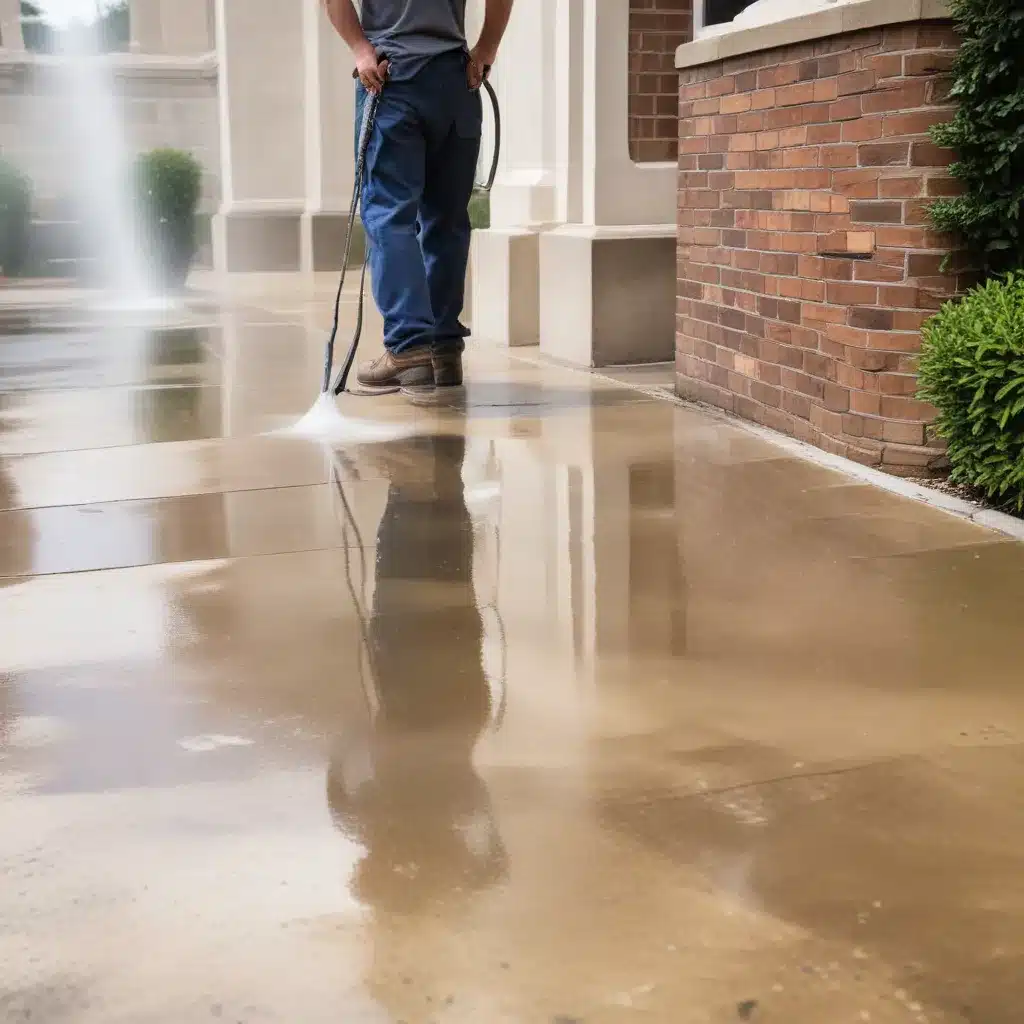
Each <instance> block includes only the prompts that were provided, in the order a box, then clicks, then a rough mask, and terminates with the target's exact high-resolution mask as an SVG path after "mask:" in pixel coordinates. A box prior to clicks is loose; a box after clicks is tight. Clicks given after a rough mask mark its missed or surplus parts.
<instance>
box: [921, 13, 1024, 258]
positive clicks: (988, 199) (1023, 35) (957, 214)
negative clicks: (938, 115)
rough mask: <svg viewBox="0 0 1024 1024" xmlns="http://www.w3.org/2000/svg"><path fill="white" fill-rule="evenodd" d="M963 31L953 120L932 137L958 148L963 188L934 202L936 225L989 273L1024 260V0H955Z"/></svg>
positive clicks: (954, 169)
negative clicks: (948, 233)
mask: <svg viewBox="0 0 1024 1024" xmlns="http://www.w3.org/2000/svg"><path fill="white" fill-rule="evenodd" d="M950 9H951V11H952V14H953V18H954V22H955V24H956V29H957V32H958V33H959V35H960V36H961V38H962V40H963V41H962V43H961V46H960V49H959V51H958V53H957V56H956V60H955V62H954V64H953V78H954V81H953V88H952V91H951V93H950V95H951V97H952V98H953V99H954V100H955V101H956V102H957V105H958V109H957V111H956V114H955V116H954V117H953V120H952V121H949V122H948V123H947V124H942V125H936V126H935V127H934V128H933V129H932V132H931V135H932V139H933V140H934V141H935V142H936V143H937V144H938V145H940V146H946V147H948V148H950V149H952V150H953V151H954V153H955V155H956V161H955V162H954V163H953V164H952V165H951V167H950V171H951V173H952V174H953V176H954V177H955V178H957V179H958V180H959V181H960V183H961V184H962V185H963V193H962V194H961V195H959V196H955V197H954V198H952V199H940V200H938V201H937V202H935V203H934V204H933V205H932V208H931V217H932V221H933V223H934V224H935V226H936V227H937V228H939V230H941V231H949V232H951V233H953V234H954V235H955V236H958V237H959V239H960V240H961V241H962V242H963V244H964V246H965V248H966V250H967V255H968V256H969V257H970V261H971V264H972V265H973V266H974V267H975V268H976V269H978V270H982V271H984V272H986V273H987V274H999V273H1005V272H1006V271H1008V270H1013V269H1017V268H1020V267H1024V225H1022V224H1021V215H1022V212H1024V5H1022V4H1021V0H950Z"/></svg>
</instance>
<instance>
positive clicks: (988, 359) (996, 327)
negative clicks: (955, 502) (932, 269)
mask: <svg viewBox="0 0 1024 1024" xmlns="http://www.w3.org/2000/svg"><path fill="white" fill-rule="evenodd" d="M922 333H923V335H924V343H923V345H922V349H921V362H920V369H919V374H920V388H919V392H918V394H919V397H920V398H921V399H922V400H924V401H926V402H931V403H932V405H934V406H935V407H936V409H938V412H939V416H938V419H937V420H936V428H937V430H938V432H939V434H940V436H942V437H944V438H945V439H946V440H947V441H948V443H949V459H950V462H951V464H952V467H953V469H952V474H951V478H952V479H953V480H954V481H955V482H958V483H964V484H968V485H969V486H971V487H976V488H978V489H979V490H981V491H982V492H984V494H985V495H986V496H987V497H988V498H989V499H990V500H992V501H995V502H997V503H998V504H1000V505H1006V506H1009V507H1012V508H1013V509H1015V510H1016V511H1017V512H1020V511H1022V510H1024V274H1021V273H1017V274H1010V275H1009V276H1007V277H1006V278H1004V279H1002V280H998V279H992V280H990V281H988V282H986V283H985V284H984V285H981V286H980V287H978V288H975V289H973V290H972V291H971V292H969V293H968V294H967V296H966V297H965V298H964V299H963V300H962V301H960V302H949V303H947V304H946V305H945V306H943V307H942V309H941V310H940V311H939V312H938V313H936V315H935V316H933V317H932V318H931V319H930V320H929V321H928V322H927V323H926V324H925V325H924V328H923V331H922Z"/></svg>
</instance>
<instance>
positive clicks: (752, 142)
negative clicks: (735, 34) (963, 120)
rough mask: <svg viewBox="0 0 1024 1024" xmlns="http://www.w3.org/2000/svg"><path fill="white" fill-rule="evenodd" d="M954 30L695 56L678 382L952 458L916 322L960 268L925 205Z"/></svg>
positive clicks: (933, 175)
mask: <svg viewBox="0 0 1024 1024" xmlns="http://www.w3.org/2000/svg"><path fill="white" fill-rule="evenodd" d="M955 48H956V37H955V36H954V34H953V32H952V29H951V28H950V27H949V26H948V25H945V24H939V23H922V24H917V25H913V26H896V27H891V28H885V29H876V30H872V31H864V32H859V33H853V34H849V35H845V36H839V37H835V38H831V39H826V40H820V41H817V42H813V43H801V44H794V45H791V46H788V47H783V48H780V49H777V50H771V51H766V52H764V53H758V54H752V55H749V56H745V57H741V58H737V59H734V60H729V61H726V62H724V63H722V62H719V63H718V64H714V65H709V66H705V67H699V68H694V69H689V70H685V71H683V73H682V77H681V92H680V97H681V98H680V110H679V112H680V122H679V132H680V158H679V162H680V176H679V182H680V189H679V230H680V236H679V238H680V244H679V263H678V275H677V276H678V302H677V317H676V321H677V335H676V353H677V381H678V389H679V391H680V393H681V394H684V395H687V396H689V397H692V398H697V399H700V400H704V401H707V402H710V403H712V404H714V405H717V406H720V407H722V408H724V409H728V410H730V411H733V412H735V413H737V414H739V415H742V416H744V417H747V418H749V419H752V420H755V421H757V422H759V423H764V424H767V425H768V426H771V427H774V428H776V429H778V430H782V431H785V432H786V433H789V434H792V435H795V436H796V437H799V438H801V439H803V440H807V441H810V442H813V443H815V444H817V445H819V446H821V447H822V448H825V449H827V450H828V451H831V452H835V453H838V454H841V455H844V456H847V457H849V458H853V459H856V460H857V461H859V462H863V463H867V464H874V465H879V464H881V465H885V466H887V467H889V468H892V469H894V470H895V471H898V472H903V473H908V474H914V473H926V472H928V471H929V468H931V467H933V466H935V465H936V464H937V463H939V462H940V461H941V459H942V454H941V449H940V447H939V445H938V443H937V442H935V441H933V440H932V439H931V438H930V437H929V435H928V430H927V424H928V423H929V421H930V419H931V415H932V411H931V410H930V409H929V408H928V407H927V406H925V405H923V404H922V403H920V402H918V401H916V399H915V398H914V393H915V389H916V377H915V367H916V354H917V352H918V350H919V344H920V334H919V328H920V326H921V324H922V322H923V321H924V320H925V319H926V318H927V317H928V316H929V315H930V314H931V312H933V311H934V310H935V309H936V308H937V307H938V306H939V305H940V304H941V303H942V302H943V301H944V300H945V299H946V298H947V297H948V296H949V295H951V294H952V293H954V292H955V291H956V289H957V287H958V286H962V285H963V284H964V283H965V282H964V281H963V280H960V281H958V280H957V279H956V278H955V277H951V276H944V275H942V274H940V272H939V267H940V264H941V262H942V260H943V257H944V255H945V253H946V252H947V251H948V241H947V240H946V239H945V238H943V237H941V236H938V235H936V234H935V233H934V232H933V231H932V230H930V229H929V227H928V225H927V219H926V208H927V205H928V203H929V201H930V200H931V199H932V198H934V197H936V196H943V195H949V194H951V193H952V192H953V190H954V184H955V183H954V182H953V181H952V179H950V177H949V176H948V173H947V170H946V168H947V165H948V163H949V158H950V154H949V153H948V152H945V151H943V150H940V149H938V148H937V147H936V146H934V145H933V144H932V143H931V142H930V141H929V139H928V136H927V129H928V127H929V125H931V124H934V123H936V122H939V121H942V120H945V119H946V118H947V117H948V116H949V113H950V108H949V106H948V101H947V94H948V88H949V84H948V76H947V74H946V72H947V71H948V69H949V67H950V63H951V61H952V57H953V54H954V51H955Z"/></svg>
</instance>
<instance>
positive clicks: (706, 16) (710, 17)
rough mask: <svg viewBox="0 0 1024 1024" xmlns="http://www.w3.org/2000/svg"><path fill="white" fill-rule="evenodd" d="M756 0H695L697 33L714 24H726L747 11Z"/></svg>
mask: <svg viewBox="0 0 1024 1024" xmlns="http://www.w3.org/2000/svg"><path fill="white" fill-rule="evenodd" d="M753 2H754V0H694V13H695V14H696V15H697V18H696V25H697V34H698V35H699V34H700V30H701V29H704V28H711V27H712V26H713V25H726V24H728V23H729V22H730V21H732V19H733V18H735V17H736V15H737V14H740V13H741V12H743V11H745V10H746V9H747V8H748V7H749V6H750V5H751V4H752V3H753Z"/></svg>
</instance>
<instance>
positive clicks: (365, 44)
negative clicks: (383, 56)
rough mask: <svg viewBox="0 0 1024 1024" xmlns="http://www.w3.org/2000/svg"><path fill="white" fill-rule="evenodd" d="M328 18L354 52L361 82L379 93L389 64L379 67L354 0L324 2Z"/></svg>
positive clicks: (384, 62) (329, 0) (382, 63)
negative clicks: (353, 2)
mask: <svg viewBox="0 0 1024 1024" xmlns="http://www.w3.org/2000/svg"><path fill="white" fill-rule="evenodd" d="M324 7H325V8H326V9H327V17H328V18H330V19H331V24H332V25H333V26H334V27H335V29H336V30H337V32H338V35H339V36H341V38H342V39H344V40H345V45H346V46H348V48H349V49H350V50H351V51H352V56H353V57H355V61H356V73H357V74H358V75H359V81H361V82H362V83H363V85H365V86H366V88H367V89H369V90H370V92H379V91H380V89H381V87H382V86H383V85H384V78H385V76H386V75H387V70H388V63H387V61H381V63H380V64H379V65H378V63H377V54H376V53H375V52H374V49H373V44H372V43H371V42H370V40H369V39H367V38H366V33H365V32H363V26H362V25H361V24H360V23H359V15H358V14H356V9H355V7H354V6H353V5H352V0H324Z"/></svg>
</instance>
